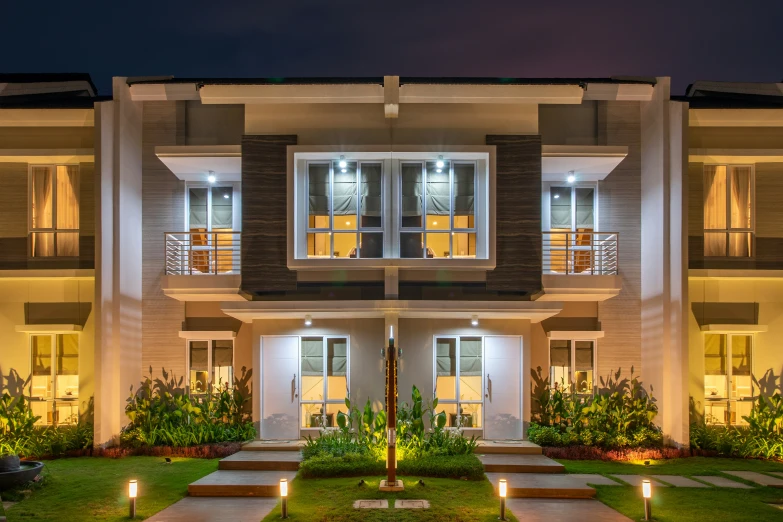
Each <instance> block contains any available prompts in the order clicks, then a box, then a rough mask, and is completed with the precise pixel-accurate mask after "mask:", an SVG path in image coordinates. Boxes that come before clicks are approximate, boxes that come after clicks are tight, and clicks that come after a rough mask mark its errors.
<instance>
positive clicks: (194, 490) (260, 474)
mask: <svg viewBox="0 0 783 522" xmlns="http://www.w3.org/2000/svg"><path fill="white" fill-rule="evenodd" d="M295 476H296V472H294V471H226V470H218V471H215V472H214V473H210V474H209V475H207V476H206V477H203V478H200V479H199V480H197V481H195V482H193V483H192V484H190V485H189V486H188V493H189V494H190V496H192V497H279V496H280V479H284V478H285V479H288V481H289V482H290V481H292V480H294V477H295Z"/></svg>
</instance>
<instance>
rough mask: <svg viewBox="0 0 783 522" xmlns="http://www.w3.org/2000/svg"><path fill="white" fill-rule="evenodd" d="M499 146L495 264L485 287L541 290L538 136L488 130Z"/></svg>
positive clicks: (528, 291)
mask: <svg viewBox="0 0 783 522" xmlns="http://www.w3.org/2000/svg"><path fill="white" fill-rule="evenodd" d="M487 145H494V146H495V147H496V150H497V155H496V160H495V165H496V176H495V213H496V219H495V227H496V228H495V244H496V253H497V264H496V266H495V269H494V270H492V271H490V272H487V289H488V290H494V291H503V292H518V293H526V294H528V295H530V294H533V293H536V292H538V291H540V290H541V268H542V263H541V136H537V135H534V136H514V135H508V136H506V135H488V136H487Z"/></svg>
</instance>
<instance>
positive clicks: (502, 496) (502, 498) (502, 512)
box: [498, 479, 508, 520]
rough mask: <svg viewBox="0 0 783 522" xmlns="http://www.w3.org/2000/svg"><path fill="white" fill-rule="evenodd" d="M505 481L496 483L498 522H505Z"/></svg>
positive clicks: (501, 480)
mask: <svg viewBox="0 0 783 522" xmlns="http://www.w3.org/2000/svg"><path fill="white" fill-rule="evenodd" d="M507 486H508V484H507V483H506V479H500V482H499V483H498V494H499V495H500V520H506V492H507Z"/></svg>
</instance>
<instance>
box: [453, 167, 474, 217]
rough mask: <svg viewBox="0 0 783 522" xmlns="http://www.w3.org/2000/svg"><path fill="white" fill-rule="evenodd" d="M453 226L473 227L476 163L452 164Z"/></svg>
mask: <svg viewBox="0 0 783 522" xmlns="http://www.w3.org/2000/svg"><path fill="white" fill-rule="evenodd" d="M453 188H454V227H455V228H468V227H471V228H472V227H473V221H474V216H475V214H476V208H475V205H476V165H475V164H472V163H455V164H454V187H453Z"/></svg>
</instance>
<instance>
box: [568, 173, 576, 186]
mask: <svg viewBox="0 0 783 522" xmlns="http://www.w3.org/2000/svg"><path fill="white" fill-rule="evenodd" d="M566 180H567V181H568V182H569V183H573V182H574V181H576V176H575V175H574V171H573V170H572V171H570V172H569V173H568V177H567V178H566Z"/></svg>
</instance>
